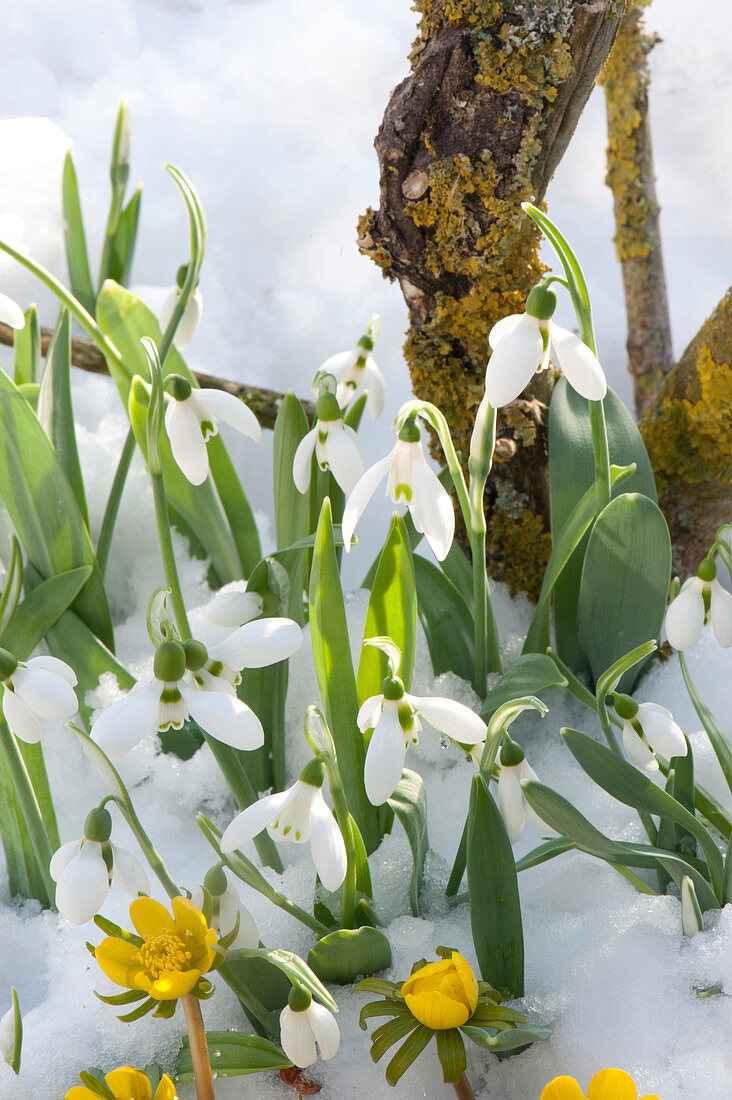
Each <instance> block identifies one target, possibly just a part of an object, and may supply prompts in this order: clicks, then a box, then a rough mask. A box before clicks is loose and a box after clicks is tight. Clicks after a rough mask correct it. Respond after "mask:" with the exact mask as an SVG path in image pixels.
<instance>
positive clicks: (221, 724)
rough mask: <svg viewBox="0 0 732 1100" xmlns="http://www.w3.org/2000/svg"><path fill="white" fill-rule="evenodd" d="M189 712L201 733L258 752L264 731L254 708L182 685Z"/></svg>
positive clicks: (210, 692) (226, 696)
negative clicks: (204, 732) (203, 731)
mask: <svg viewBox="0 0 732 1100" xmlns="http://www.w3.org/2000/svg"><path fill="white" fill-rule="evenodd" d="M179 687H180V693H181V695H182V696H183V699H184V701H185V704H186V706H187V708H188V713H189V714H190V716H191V718H193V719H195V721H196V722H198V724H199V726H200V727H201V729H202V730H205V731H206V733H209V734H210V735H211V737H215V738H216V740H217V741H222V742H223V744H224V745H231V746H232V748H235V749H258V748H259V747H260V745H263V744H264V730H263V729H262V723H261V722H260V721H259V718H257V716H256V714H255V713H254V711H253V710H252V708H251V707H248V706H247V705H246V703H243V702H242V701H241V699H238V698H237V697H236V696H235V695H228V694H227V693H226V692H223V691H201V690H200V689H199V688H193V687H189V686H188V685H187V684H180V685H179Z"/></svg>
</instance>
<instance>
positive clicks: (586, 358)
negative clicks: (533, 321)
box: [551, 324, 607, 401]
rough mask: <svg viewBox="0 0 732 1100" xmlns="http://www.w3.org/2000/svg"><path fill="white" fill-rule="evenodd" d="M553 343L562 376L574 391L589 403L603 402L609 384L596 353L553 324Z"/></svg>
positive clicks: (578, 339) (571, 333) (564, 329)
mask: <svg viewBox="0 0 732 1100" xmlns="http://www.w3.org/2000/svg"><path fill="white" fill-rule="evenodd" d="M551 341H552V347H553V348H554V352H555V354H556V357H557V359H558V360H559V366H560V367H561V368H562V374H563V375H564V377H565V378H566V379H567V381H568V382H569V384H570V386H571V387H572V389H574V390H576V391H577V393H578V394H580V395H581V396H582V397H585V398H587V400H588V401H602V399H603V397H604V396H605V394H606V393H607V382H606V380H605V372H604V371H603V369H602V367H601V366H600V361H599V360H598V358H597V356H596V355H595V353H594V352H593V351H591V350H590V348H588V347H587V344H585V343H583V341H582V340H580V338H579V336H575V334H574V333H573V332H569V331H568V330H567V329H566V328H560V326H559V325H554V324H552V326H551Z"/></svg>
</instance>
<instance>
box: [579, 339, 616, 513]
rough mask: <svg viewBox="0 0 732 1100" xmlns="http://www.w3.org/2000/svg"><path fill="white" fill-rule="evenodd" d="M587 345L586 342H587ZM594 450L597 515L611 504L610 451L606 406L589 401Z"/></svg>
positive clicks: (602, 403) (600, 402)
mask: <svg viewBox="0 0 732 1100" xmlns="http://www.w3.org/2000/svg"><path fill="white" fill-rule="evenodd" d="M585 343H586V341H585ZM588 404H589V406H590V427H591V429H592V450H593V453H594V456H595V486H596V489H597V513H598V515H599V514H600V512H601V511H602V509H603V508H604V507H605V506H606V505H608V504H609V503H610V451H609V448H608V442H607V425H606V423H605V405H604V402H602V401H589V402H588Z"/></svg>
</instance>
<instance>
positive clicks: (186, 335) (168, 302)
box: [158, 286, 203, 351]
mask: <svg viewBox="0 0 732 1100" xmlns="http://www.w3.org/2000/svg"><path fill="white" fill-rule="evenodd" d="M179 298H180V287H178V286H174V287H172V288H171V289H170V290H169V291H168V293H167V294H166V295H165V297H164V298H163V301H162V302H161V305H160V309H159V310H158V320H159V322H160V328H161V331H162V332H165V330H166V328H167V327H168V325H169V324H170V320H171V318H172V316H173V312H174V310H175V307H176V306H177V305H178V299H179ZM202 316H203V298H202V297H201V292H200V291H199V290H194V292H193V294H192V295H191V297H190V299H189V300H188V305H187V306H186V308H185V311H184V313H183V316H182V317H181V319H180V322H179V324H178V327H177V329H176V330H175V336H174V337H173V343H174V344H175V346H176V347H177V349H178V351H183V349H184V348H185V347H187V345H188V344H189V343H190V342H191V340H192V339H193V337H194V335H195V333H196V329H197V328H198V326H199V325H200V323H201V317H202Z"/></svg>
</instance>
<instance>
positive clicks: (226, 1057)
mask: <svg viewBox="0 0 732 1100" xmlns="http://www.w3.org/2000/svg"><path fill="white" fill-rule="evenodd" d="M206 1042H207V1043H208V1053H209V1057H210V1058H211V1065H212V1066H214V1067H215V1069H216V1076H217V1077H240V1076H242V1075H244V1074H247V1073H263V1072H265V1071H266V1070H275V1069H286V1068H287V1067H288V1066H291V1065H292V1062H291V1061H290V1059H289V1058H288V1057H287V1056H286V1055H285V1054H283V1053H282V1051H281V1050H280V1048H279V1047H277V1046H275V1044H274V1043H271V1042H270V1041H269V1039H264V1038H262V1037H261V1036H259V1035H247V1034H246V1033H245V1032H242V1031H207V1032H206ZM175 1079H176V1081H178V1082H181V1083H182V1082H184V1081H195V1073H194V1070H193V1059H192V1057H191V1047H190V1043H189V1042H188V1039H187V1038H186V1039H184V1040H183V1046H182V1048H181V1052H180V1054H179V1055H178V1065H177V1073H176V1075H175Z"/></svg>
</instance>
